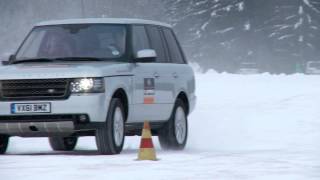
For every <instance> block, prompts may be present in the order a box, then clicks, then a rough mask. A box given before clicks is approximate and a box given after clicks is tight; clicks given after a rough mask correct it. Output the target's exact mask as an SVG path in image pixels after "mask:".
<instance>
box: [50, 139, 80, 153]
mask: <svg viewBox="0 0 320 180" xmlns="http://www.w3.org/2000/svg"><path fill="white" fill-rule="evenodd" d="M77 141H78V137H74V136H70V137H49V143H50V146H51V148H52V149H53V150H55V151H72V150H74V148H75V147H76V145H77Z"/></svg>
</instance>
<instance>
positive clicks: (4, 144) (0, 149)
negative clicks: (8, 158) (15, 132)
mask: <svg viewBox="0 0 320 180" xmlns="http://www.w3.org/2000/svg"><path fill="white" fill-rule="evenodd" d="M8 144H9V136H7V135H0V154H5V153H6V151H7V148H8Z"/></svg>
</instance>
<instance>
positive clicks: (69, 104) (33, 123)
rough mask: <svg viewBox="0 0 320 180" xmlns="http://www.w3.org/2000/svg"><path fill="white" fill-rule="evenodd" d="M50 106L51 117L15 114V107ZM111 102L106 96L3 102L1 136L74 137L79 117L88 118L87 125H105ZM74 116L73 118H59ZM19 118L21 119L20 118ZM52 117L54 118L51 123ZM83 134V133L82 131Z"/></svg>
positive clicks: (46, 114) (0, 122) (0, 116)
mask: <svg viewBox="0 0 320 180" xmlns="http://www.w3.org/2000/svg"><path fill="white" fill-rule="evenodd" d="M43 102H49V103H51V113H45V114H43V113H41V114H30V113H28V114H12V113H11V109H10V106H11V104H12V103H43ZM108 102H109V99H107V98H106V96H105V94H104V93H97V94H81V95H72V96H70V97H69V98H68V99H67V100H56V101H17V102H13V101H10V102H0V134H8V135H19V136H45V135H47V136H50V135H51V134H53V135H54V134H72V133H73V132H75V131H77V130H79V129H77V128H76V126H77V125H78V124H79V122H78V121H77V120H78V119H79V115H86V117H87V119H88V121H87V122H85V123H87V124H90V123H97V122H104V121H105V120H106V117H107V110H108V106H109V103H108ZM60 115H61V117H65V116H72V118H69V119H68V118H67V119H66V118H59V117H60ZM17 117H18V118H17ZM52 117H55V118H53V119H52ZM80 130H81V129H80Z"/></svg>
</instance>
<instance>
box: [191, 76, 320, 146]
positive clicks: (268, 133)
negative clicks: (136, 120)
mask: <svg viewBox="0 0 320 180" xmlns="http://www.w3.org/2000/svg"><path fill="white" fill-rule="evenodd" d="M197 95H198V104H197V109H196V111H195V112H194V113H193V114H192V115H191V117H190V141H189V146H188V147H189V148H190V149H201V150H206V149H207V150H217V151H218V150H219V151H220V150H221V151H224V150H230V151H239V150H265V149H287V148H289V149H301V148H303V149H319V148H320V145H319V143H315V142H319V141H320V130H319V127H320V110H319V106H320V76H305V75H291V76H286V75H270V74H262V75H250V76H242V75H230V74H216V73H207V74H197Z"/></svg>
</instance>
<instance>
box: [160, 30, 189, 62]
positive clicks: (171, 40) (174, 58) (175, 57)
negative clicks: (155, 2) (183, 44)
mask: <svg viewBox="0 0 320 180" xmlns="http://www.w3.org/2000/svg"><path fill="white" fill-rule="evenodd" d="M163 33H164V35H165V37H166V40H167V44H168V49H169V52H170V58H171V62H173V63H178V64H184V63H185V61H184V59H183V55H182V52H181V49H180V47H179V45H178V42H177V40H176V38H175V36H174V34H173V31H172V30H170V29H167V28H164V29H163Z"/></svg>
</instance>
